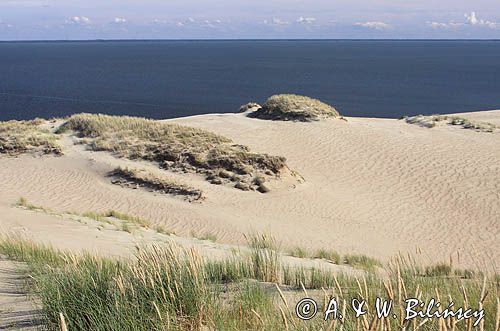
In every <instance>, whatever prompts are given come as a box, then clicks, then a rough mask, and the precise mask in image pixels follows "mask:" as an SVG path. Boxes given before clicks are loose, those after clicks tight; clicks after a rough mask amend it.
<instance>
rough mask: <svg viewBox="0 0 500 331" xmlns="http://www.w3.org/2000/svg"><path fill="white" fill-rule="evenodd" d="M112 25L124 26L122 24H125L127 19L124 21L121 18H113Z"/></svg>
mask: <svg viewBox="0 0 500 331" xmlns="http://www.w3.org/2000/svg"><path fill="white" fill-rule="evenodd" d="M113 23H116V24H124V23H127V19H125V18H123V17H115V19H114V20H113Z"/></svg>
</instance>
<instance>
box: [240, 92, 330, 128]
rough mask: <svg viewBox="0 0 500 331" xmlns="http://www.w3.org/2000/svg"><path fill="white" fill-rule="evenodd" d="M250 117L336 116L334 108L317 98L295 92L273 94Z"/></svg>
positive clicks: (311, 118) (303, 118)
mask: <svg viewBox="0 0 500 331" xmlns="http://www.w3.org/2000/svg"><path fill="white" fill-rule="evenodd" d="M249 116H250V117H255V118H260V119H268V120H280V121H300V122H309V121H315V120H320V119H323V118H329V117H338V116H339V113H338V112H337V110H335V108H333V107H332V106H330V105H327V104H326V103H323V102H321V101H319V100H316V99H313V98H309V97H306V96H301V95H295V94H278V95H273V96H272V97H270V98H269V99H267V101H266V102H265V103H264V105H262V108H260V109H258V110H256V111H255V112H253V113H250V114H249Z"/></svg>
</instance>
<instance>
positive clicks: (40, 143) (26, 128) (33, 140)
mask: <svg viewBox="0 0 500 331" xmlns="http://www.w3.org/2000/svg"><path fill="white" fill-rule="evenodd" d="M42 124H44V120H41V119H34V120H30V121H8V122H0V154H8V155H19V154H23V153H32V152H37V153H41V154H54V155H61V154H62V149H61V146H60V145H59V144H58V143H57V135H55V134H53V133H52V132H50V130H49V129H46V128H43V127H42Z"/></svg>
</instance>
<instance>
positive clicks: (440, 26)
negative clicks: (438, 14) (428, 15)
mask: <svg viewBox="0 0 500 331" xmlns="http://www.w3.org/2000/svg"><path fill="white" fill-rule="evenodd" d="M427 25H428V26H430V27H431V28H433V29H436V30H437V29H456V28H458V27H461V26H463V25H464V24H463V23H456V22H448V23H443V22H427Z"/></svg>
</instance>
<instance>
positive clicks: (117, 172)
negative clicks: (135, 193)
mask: <svg viewBox="0 0 500 331" xmlns="http://www.w3.org/2000/svg"><path fill="white" fill-rule="evenodd" d="M109 175H110V176H112V177H113V180H112V181H111V182H112V183H113V184H115V185H120V186H122V187H133V188H138V187H141V188H145V189H149V190H152V191H154V192H159V193H165V194H171V195H177V196H182V197H184V198H185V199H186V200H187V201H189V202H194V201H201V200H204V199H205V197H204V195H203V192H202V191H201V190H199V189H196V188H194V187H191V186H189V185H186V184H182V183H179V182H178V181H176V180H174V179H171V178H167V177H160V176H158V175H155V174H153V173H152V172H150V171H147V170H143V169H131V168H122V167H118V168H115V169H114V170H113V171H111V172H110V173H109Z"/></svg>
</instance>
